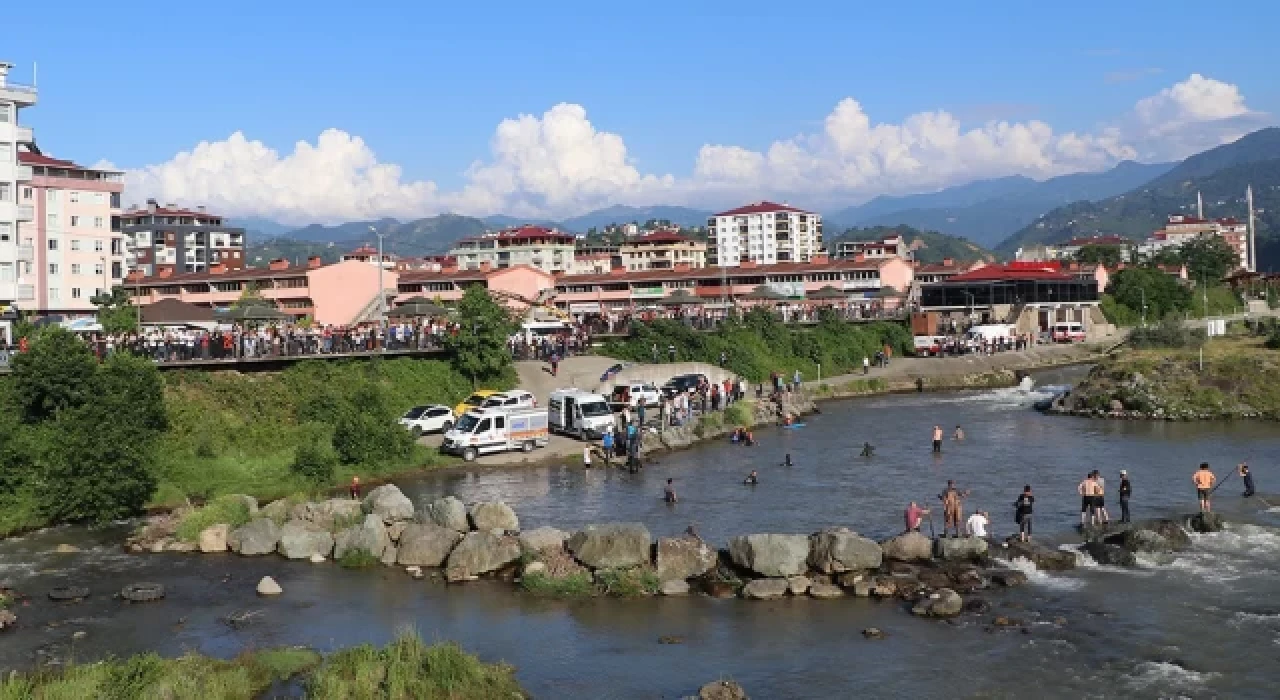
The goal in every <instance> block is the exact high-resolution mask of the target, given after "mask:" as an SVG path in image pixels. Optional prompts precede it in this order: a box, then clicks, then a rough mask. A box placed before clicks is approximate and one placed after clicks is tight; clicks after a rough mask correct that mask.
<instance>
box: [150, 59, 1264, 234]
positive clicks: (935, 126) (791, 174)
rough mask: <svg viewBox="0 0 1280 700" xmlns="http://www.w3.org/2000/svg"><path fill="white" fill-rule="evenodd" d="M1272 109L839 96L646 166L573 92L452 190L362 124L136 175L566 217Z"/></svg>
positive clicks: (300, 203) (1214, 100)
mask: <svg viewBox="0 0 1280 700" xmlns="http://www.w3.org/2000/svg"><path fill="white" fill-rule="evenodd" d="M1269 121H1270V117H1269V116H1268V115H1265V114H1261V113H1258V112H1255V111H1253V110H1251V109H1249V108H1248V107H1247V106H1246V104H1245V99H1244V96H1243V95H1242V93H1241V92H1240V90H1239V88H1238V87H1237V86H1235V85H1232V84H1229V83H1224V82H1221V81H1218V80H1214V79H1212V78H1206V77H1204V76H1201V75H1199V74H1194V75H1191V76H1190V77H1189V78H1187V79H1186V80H1184V81H1182V82H1179V83H1176V84H1174V85H1172V86H1170V87H1168V88H1166V89H1164V90H1161V91H1160V92H1159V93H1157V94H1155V95H1152V96H1150V97H1146V98H1143V99H1141V100H1139V101H1138V102H1137V103H1136V104H1135V105H1134V107H1133V109H1132V110H1130V112H1129V113H1127V114H1124V115H1121V116H1120V117H1118V118H1116V119H1115V120H1113V121H1110V122H1107V123H1104V124H1101V125H1099V126H1098V127H1097V128H1096V129H1093V130H1090V131H1087V132H1079V131H1066V132H1060V131H1056V130H1055V129H1054V128H1053V127H1052V126H1050V125H1049V124H1048V123H1046V122H1044V121H1041V120H1038V119H1027V120H1020V121H1019V120H988V121H985V122H983V123H981V124H977V125H966V124H964V123H962V121H961V120H960V119H959V118H958V117H956V116H955V115H953V114H951V113H949V112H946V111H941V110H939V111H927V112H920V113H917V114H913V115H909V116H907V117H906V118H904V119H903V120H902V121H901V122H899V123H886V122H876V121H875V120H874V119H873V118H872V116H871V115H869V114H868V113H867V112H866V110H865V109H864V108H863V106H862V104H861V103H859V102H858V101H857V100H856V99H854V98H852V97H849V98H845V99H843V100H840V101H839V102H838V103H837V104H836V105H835V107H834V108H833V109H832V111H831V112H830V114H828V115H826V117H825V118H824V119H823V121H822V127H821V129H820V130H819V131H817V132H815V133H809V134H802V135H799V136H795V137H792V138H788V139H781V140H778V141H775V142H773V143H772V144H770V145H769V146H768V147H767V148H763V149H760V150H752V149H748V148H744V147H742V146H738V145H733V144H706V145H704V146H702V147H701V148H700V149H699V151H698V152H697V154H696V157H695V158H694V160H693V163H692V171H691V172H690V174H689V175H687V176H684V177H676V176H673V175H670V174H652V173H645V172H643V171H642V170H641V169H640V168H639V167H637V164H636V163H635V161H634V160H633V158H632V157H631V156H630V154H629V153H628V151H627V147H626V144H625V142H624V141H623V138H622V136H621V135H619V134H616V133H612V132H608V131H604V130H601V129H598V128H596V126H595V125H593V124H592V123H591V121H590V120H589V119H588V118H587V111H586V109H585V108H584V107H582V106H581V105H577V104H569V103H562V104H558V105H555V106H554V107H552V108H550V109H549V110H547V111H546V112H544V113H543V114H542V115H532V114H522V115H519V116H516V117H513V118H509V119H505V120H503V121H502V123H500V124H499V125H498V126H497V128H496V129H495V131H494V134H493V137H492V138H491V139H490V143H489V154H488V155H487V156H486V157H485V158H483V159H480V160H477V161H475V162H474V163H472V164H471V166H470V167H469V168H468V169H467V170H466V173H465V178H466V180H465V183H464V184H463V186H462V187H461V188H459V189H458V190H456V191H449V192H444V191H441V190H440V188H438V187H437V186H436V184H435V183H433V182H431V181H407V180H406V179H405V178H404V176H403V173H402V171H401V169H400V167H399V166H397V165H394V164H390V163H385V162H380V161H379V160H378V157H377V156H376V155H375V154H374V153H373V151H372V150H371V149H370V148H369V147H368V145H367V144H365V143H364V141H362V140H361V139H360V138H359V137H357V136H353V135H351V134H348V133H346V132H343V131H339V130H336V129H330V130H328V131H325V132H323V133H322V134H320V136H319V137H318V138H317V139H316V140H315V142H314V143H311V142H307V141H299V142H298V143H297V144H295V145H294V148H293V150H292V151H291V152H288V153H280V152H277V151H275V150H273V149H271V148H269V147H267V146H266V145H264V144H263V143H262V142H260V141H254V140H251V139H250V138H249V137H247V136H245V135H244V134H242V133H239V132H237V133H235V134H232V135H231V136H230V137H229V138H227V139H225V140H222V141H215V142H203V143H200V144H199V145H197V146H196V147H195V148H193V149H192V150H191V151H187V152H183V153H179V154H178V155H176V156H175V157H174V158H173V159H171V160H169V161H168V162H165V163H161V164H158V165H152V166H147V167H144V168H140V169H137V170H132V171H129V172H128V173H127V186H128V190H127V192H128V197H129V198H130V199H131V200H133V198H135V197H136V198H138V199H137V200H134V201H140V200H141V198H143V197H156V198H157V199H161V200H164V201H173V202H183V203H187V204H207V205H209V206H210V207H212V208H215V209H216V210H218V211H221V212H225V213H227V214H230V215H236V216H261V217H266V218H273V219H276V220H280V221H284V222H289V223H303V222H313V221H324V222H330V221H339V220H351V219H362V218H376V217H380V216H396V217H416V216H426V215H430V214H434V213H439V212H441V211H455V212H459V213H465V214H475V215H484V214H494V213H506V214H511V215H517V216H531V217H532V216H567V215H573V214H577V213H581V212H583V211H587V210H590V209H593V208H596V207H600V206H606V205H609V204H658V203H666V204H691V205H700V206H719V205H720V204H725V203H731V202H739V201H749V200H755V199H760V198H762V197H783V198H791V199H794V200H796V201H804V202H806V203H808V204H812V205H825V204H833V203H849V202H852V201H857V200H860V199H865V198H868V197H871V196H874V195H876V194H881V193H902V192H909V191H922V190H926V189H934V188H939V187H945V186H948V185H952V184H957V183H961V182H966V181H970V180H974V179H978V178H985V177H998V176H1004V175H1012V174H1022V175H1028V176H1031V177H1036V178H1043V177H1050V176H1054V175H1060V174H1063V173H1069V172H1078V171H1088V170H1099V169H1103V168H1106V167H1109V166H1111V165H1113V164H1114V163H1116V162H1117V161H1120V160H1123V159H1132V158H1137V159H1142V160H1152V161H1154V160H1170V159H1176V158H1182V157H1185V156H1187V155H1190V154H1191V153H1194V152H1196V151H1199V150H1203V149H1205V148H1209V147H1212V146H1216V145H1219V144H1221V143H1226V142H1228V141H1231V140H1233V139H1235V138H1238V137H1239V136H1241V135H1243V134H1244V133H1247V132H1248V131H1251V130H1252V129H1255V128H1257V127H1258V126H1261V125H1263V124H1265V123H1267V122H1269Z"/></svg>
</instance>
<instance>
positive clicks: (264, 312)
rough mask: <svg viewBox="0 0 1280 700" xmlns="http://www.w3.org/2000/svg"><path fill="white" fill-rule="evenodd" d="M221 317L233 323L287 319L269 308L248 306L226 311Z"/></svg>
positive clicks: (284, 315) (287, 317)
mask: <svg viewBox="0 0 1280 700" xmlns="http://www.w3.org/2000/svg"><path fill="white" fill-rule="evenodd" d="M222 317H223V318H227V319H231V320H233V321H285V320H288V319H289V314H286V313H284V312H282V311H279V310H278V309H276V308H274V307H271V306H264V305H261V304H250V305H248V306H241V307H239V308H231V309H227V310H226V312H224V313H223V314H222Z"/></svg>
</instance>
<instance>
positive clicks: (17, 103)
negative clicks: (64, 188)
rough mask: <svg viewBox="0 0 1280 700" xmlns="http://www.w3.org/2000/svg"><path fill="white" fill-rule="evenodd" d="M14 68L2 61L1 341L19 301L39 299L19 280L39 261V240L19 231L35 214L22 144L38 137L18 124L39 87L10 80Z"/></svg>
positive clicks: (6, 338) (5, 340)
mask: <svg viewBox="0 0 1280 700" xmlns="http://www.w3.org/2000/svg"><path fill="white" fill-rule="evenodd" d="M12 68H13V64H11V63H3V62H0V343H8V342H9V341H11V340H12V334H11V332H10V331H11V330H12V323H13V321H14V320H16V319H17V307H16V306H15V305H16V304H17V303H19V302H27V303H30V302H32V301H34V300H35V288H34V287H32V286H31V285H29V284H28V285H20V284H19V282H18V275H19V274H20V272H21V270H22V269H24V268H25V266H31V265H34V263H35V252H34V246H35V242H34V241H32V242H31V243H28V244H24V243H22V242H21V239H20V237H19V235H18V225H19V224H22V223H29V222H31V221H32V220H33V219H34V218H35V206H34V204H33V203H32V202H30V201H27V202H23V201H22V199H21V196H20V195H21V191H20V189H19V183H22V182H27V181H30V180H31V167H30V166H27V165H22V164H21V163H19V162H18V150H19V146H20V145H28V144H30V143H31V142H32V141H33V140H34V137H33V136H32V133H31V128H30V127H23V126H19V125H18V114H19V112H21V111H22V110H23V109H25V108H27V107H30V106H32V105H34V104H35V103H36V89H35V87H33V86H29V85H22V84H20V83H16V82H13V81H12V80H10V79H9V71H10V70H11V69H12ZM33 196H34V193H33Z"/></svg>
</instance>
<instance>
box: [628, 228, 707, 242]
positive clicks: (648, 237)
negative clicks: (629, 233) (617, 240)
mask: <svg viewBox="0 0 1280 700" xmlns="http://www.w3.org/2000/svg"><path fill="white" fill-rule="evenodd" d="M694 242H695V241H694V240H692V239H690V238H686V237H684V236H681V235H680V234H678V233H676V232H674V231H654V232H652V233H646V234H645V235H643V236H640V237H638V238H633V239H631V240H629V241H627V242H626V243H624V244H623V245H633V244H636V243H694Z"/></svg>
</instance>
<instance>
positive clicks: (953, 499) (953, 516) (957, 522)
mask: <svg viewBox="0 0 1280 700" xmlns="http://www.w3.org/2000/svg"><path fill="white" fill-rule="evenodd" d="M968 495H969V492H968V491H965V492H963V493H961V492H960V491H959V490H957V489H956V482H955V481H953V480H950V479H948V480H947V490H946V491H943V492H942V493H940V494H938V500H940V501H942V536H943V537H946V536H947V528H949V527H950V528H953V529H954V530H955V534H954V535H953V536H954V537H960V536H961V531H960V527H961V523H963V522H964V507H963V505H964V498H965V497H966V496H968Z"/></svg>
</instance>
